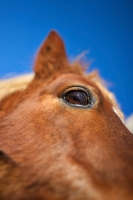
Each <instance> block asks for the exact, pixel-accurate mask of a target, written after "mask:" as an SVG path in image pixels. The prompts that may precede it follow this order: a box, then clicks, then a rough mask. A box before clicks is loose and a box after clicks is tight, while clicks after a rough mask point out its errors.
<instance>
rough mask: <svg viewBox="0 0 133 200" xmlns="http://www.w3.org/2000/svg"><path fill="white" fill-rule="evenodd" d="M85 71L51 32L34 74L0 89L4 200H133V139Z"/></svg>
mask: <svg viewBox="0 0 133 200" xmlns="http://www.w3.org/2000/svg"><path fill="white" fill-rule="evenodd" d="M82 65H83V64H82V63H81V62H80V61H77V60H76V61H75V62H73V63H70V62H69V61H68V58H67V55H66V51H65V47H64V42H63V40H62V38H61V37H60V36H59V34H58V33H57V32H55V31H51V32H50V33H49V35H48V36H47V38H46V39H45V41H44V42H43V44H42V46H41V47H40V49H39V51H38V53H37V56H36V60H35V63H34V67H33V70H34V74H30V75H27V76H22V77H16V78H13V79H11V80H5V81H1V82H0V88H1V93H0V99H1V100H0V199H2V200H9V199H10V200H29V199H30V200H107V199H108V200H118V199H121V200H133V135H132V134H131V133H130V132H129V131H128V129H127V128H126V126H125V125H124V123H123V114H122V112H121V110H120V109H119V106H118V104H117V101H116V99H115V97H114V95H113V94H112V93H111V92H110V91H108V89H107V88H106V86H105V84H104V82H103V80H102V79H101V78H100V76H99V75H98V73H97V72H96V71H94V72H91V73H89V74H87V73H86V72H85V69H84V66H82Z"/></svg>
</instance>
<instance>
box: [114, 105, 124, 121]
mask: <svg viewBox="0 0 133 200" xmlns="http://www.w3.org/2000/svg"><path fill="white" fill-rule="evenodd" d="M113 111H114V112H115V114H117V116H118V117H119V118H120V119H121V121H122V123H123V124H124V121H123V119H122V118H121V117H120V115H119V113H118V112H117V110H116V109H115V108H114V107H113Z"/></svg>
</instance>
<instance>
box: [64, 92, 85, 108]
mask: <svg viewBox="0 0 133 200" xmlns="http://www.w3.org/2000/svg"><path fill="white" fill-rule="evenodd" d="M65 100H66V101H67V102H68V103H70V104H76V105H82V106H86V105H88V97H87V95H86V94H85V93H84V92H83V91H80V90H79V91H78V90H77V91H74V90H72V91H69V92H67V93H66V95H65Z"/></svg>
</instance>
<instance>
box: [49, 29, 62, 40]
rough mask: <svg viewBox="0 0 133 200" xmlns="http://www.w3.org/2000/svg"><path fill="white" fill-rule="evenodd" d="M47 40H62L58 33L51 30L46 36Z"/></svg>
mask: <svg viewBox="0 0 133 200" xmlns="http://www.w3.org/2000/svg"><path fill="white" fill-rule="evenodd" d="M47 39H52V40H55V39H57V40H62V38H61V37H60V35H59V33H58V32H57V31H55V30H51V31H50V33H49V34H48V36H47Z"/></svg>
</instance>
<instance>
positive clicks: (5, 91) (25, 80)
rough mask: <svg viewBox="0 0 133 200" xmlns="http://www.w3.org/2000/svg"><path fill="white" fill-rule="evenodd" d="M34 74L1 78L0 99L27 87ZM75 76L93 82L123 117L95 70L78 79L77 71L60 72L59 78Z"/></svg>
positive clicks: (122, 116) (113, 97)
mask: <svg viewBox="0 0 133 200" xmlns="http://www.w3.org/2000/svg"><path fill="white" fill-rule="evenodd" d="M34 76H35V75H34V74H33V73H30V74H24V75H19V76H16V77H12V78H9V79H1V80H0V100H2V99H3V98H4V97H6V96H8V95H10V94H12V93H14V92H17V91H22V90H25V89H26V88H27V87H28V85H29V84H30V83H31V82H32V81H33V79H34ZM77 76H78V81H80V80H81V82H82V81H83V80H84V81H85V78H88V80H90V81H91V83H94V84H95V85H96V86H97V87H98V88H99V89H100V90H101V92H102V94H103V95H104V96H105V98H107V99H108V100H109V102H110V103H111V104H112V107H113V108H115V110H116V111H117V112H118V114H119V116H120V118H122V119H124V115H123V113H122V111H121V109H120V108H119V104H118V102H117V100H116V98H115V95H114V94H113V93H112V92H110V91H109V90H108V89H107V87H106V85H105V84H104V82H103V80H102V79H101V78H100V76H99V74H98V73H96V72H95V71H93V72H91V73H90V74H89V75H85V74H84V76H83V75H82V76H80V79H79V73H75V74H74V73H72V74H70V73H69V74H62V76H61V77H60V78H61V79H62V78H63V79H66V81H67V82H69V83H70V81H72V82H74V77H77ZM68 77H69V78H71V80H70V79H68ZM84 81H83V82H84ZM84 83H85V82H84Z"/></svg>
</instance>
